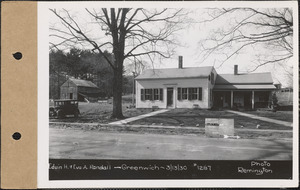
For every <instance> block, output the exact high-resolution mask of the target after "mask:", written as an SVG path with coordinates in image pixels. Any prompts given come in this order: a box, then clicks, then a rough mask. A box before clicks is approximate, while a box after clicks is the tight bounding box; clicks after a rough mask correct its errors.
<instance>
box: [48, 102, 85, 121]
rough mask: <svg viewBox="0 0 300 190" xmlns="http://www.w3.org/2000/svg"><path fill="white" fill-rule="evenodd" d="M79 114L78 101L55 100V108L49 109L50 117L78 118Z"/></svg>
mask: <svg viewBox="0 0 300 190" xmlns="http://www.w3.org/2000/svg"><path fill="white" fill-rule="evenodd" d="M79 114H80V111H79V109H78V101H77V100H54V106H53V107H50V108H49V116H50V117H57V118H64V117H65V116H66V115H74V117H76V118H77V117H78V115H79Z"/></svg>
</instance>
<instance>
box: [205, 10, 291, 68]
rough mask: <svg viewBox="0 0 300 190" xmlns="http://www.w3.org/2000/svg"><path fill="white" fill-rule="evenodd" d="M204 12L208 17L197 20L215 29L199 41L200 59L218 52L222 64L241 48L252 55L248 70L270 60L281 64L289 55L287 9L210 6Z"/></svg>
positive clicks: (289, 18) (288, 14)
mask: <svg viewBox="0 0 300 190" xmlns="http://www.w3.org/2000/svg"><path fill="white" fill-rule="evenodd" d="M206 14H207V15H206V16H209V19H205V20H202V21H201V22H204V23H209V24H215V25H216V26H217V29H215V30H213V31H212V32H211V35H210V37H209V38H208V39H204V40H202V41H200V43H199V44H200V46H201V55H202V58H203V60H205V59H207V58H208V57H210V56H211V55H216V54H218V55H219V57H221V59H220V60H218V64H219V66H222V64H223V63H225V62H226V61H228V60H229V59H231V58H232V57H234V56H237V55H238V54H239V53H242V51H243V50H244V51H247V53H252V54H256V57H255V60H254V63H255V65H254V67H253V68H252V69H251V71H255V70H256V69H258V68H259V67H261V66H263V65H267V64H271V63H275V64H279V65H281V66H283V67H284V66H285V65H284V64H285V63H286V61H288V60H289V59H290V58H291V57H293V13H292V9H291V8H260V9H254V8H224V9H219V8H213V9H207V12H206ZM249 51H250V52H249ZM255 51H256V53H254V52H255ZM257 52H259V53H257Z"/></svg>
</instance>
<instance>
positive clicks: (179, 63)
mask: <svg viewBox="0 0 300 190" xmlns="http://www.w3.org/2000/svg"><path fill="white" fill-rule="evenodd" d="M182 59H183V58H182V56H181V55H180V56H178V68H179V69H182Z"/></svg>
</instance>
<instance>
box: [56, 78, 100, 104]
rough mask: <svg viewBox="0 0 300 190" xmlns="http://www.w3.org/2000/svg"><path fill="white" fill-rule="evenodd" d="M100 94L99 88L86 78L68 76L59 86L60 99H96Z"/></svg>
mask: <svg viewBox="0 0 300 190" xmlns="http://www.w3.org/2000/svg"><path fill="white" fill-rule="evenodd" d="M102 95H103V92H102V91H101V89H99V88H98V86H97V85H96V84H94V83H93V82H91V81H88V80H82V79H74V78H69V79H68V80H67V81H66V82H65V83H63V84H62V85H61V87H60V99H73V100H78V101H85V100H88V101H97V100H98V98H99V97H101V96H102Z"/></svg>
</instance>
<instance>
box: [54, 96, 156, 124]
mask: <svg viewBox="0 0 300 190" xmlns="http://www.w3.org/2000/svg"><path fill="white" fill-rule="evenodd" d="M131 107H132V99H131V96H124V97H123V104H122V110H123V115H124V117H125V118H129V117H134V116H137V115H142V114H146V113H149V112H151V111H152V110H151V109H135V108H131ZM78 108H79V110H80V116H79V118H74V117H73V116H71V117H66V118H63V119H55V118H52V119H50V122H74V123H104V124H105V123H110V122H113V121H116V120H117V119H112V118H110V117H111V114H112V110H113V104H112V100H111V99H110V100H108V101H107V102H103V103H99V102H90V103H87V102H79V104H78Z"/></svg>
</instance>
